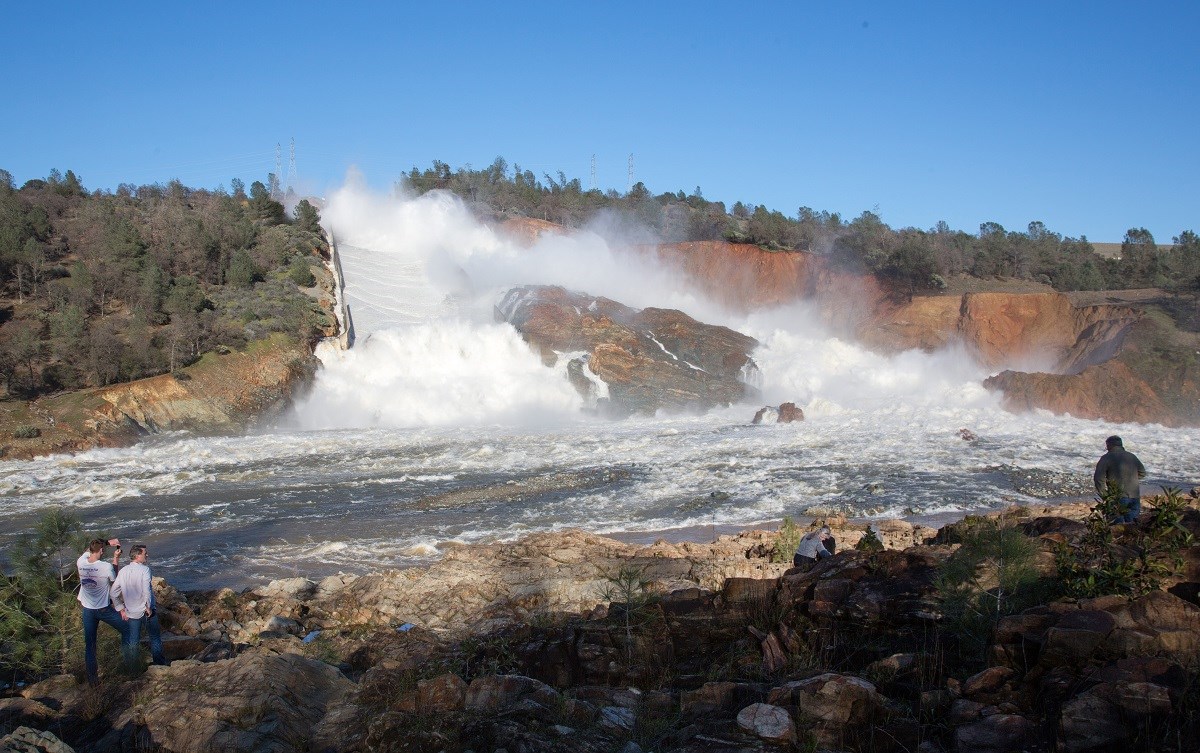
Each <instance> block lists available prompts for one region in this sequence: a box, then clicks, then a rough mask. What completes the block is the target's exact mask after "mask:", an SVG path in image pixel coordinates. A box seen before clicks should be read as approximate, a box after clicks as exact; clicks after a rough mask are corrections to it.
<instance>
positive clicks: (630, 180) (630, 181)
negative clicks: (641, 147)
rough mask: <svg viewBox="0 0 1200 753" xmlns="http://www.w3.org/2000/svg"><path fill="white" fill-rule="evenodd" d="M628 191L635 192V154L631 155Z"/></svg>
mask: <svg viewBox="0 0 1200 753" xmlns="http://www.w3.org/2000/svg"><path fill="white" fill-rule="evenodd" d="M627 193H633V155H632V154H630V155H629V188H628V190H627Z"/></svg>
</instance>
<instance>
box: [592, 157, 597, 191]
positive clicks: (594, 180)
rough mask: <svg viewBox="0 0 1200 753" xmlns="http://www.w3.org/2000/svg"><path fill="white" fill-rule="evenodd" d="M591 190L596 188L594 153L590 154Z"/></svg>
mask: <svg viewBox="0 0 1200 753" xmlns="http://www.w3.org/2000/svg"><path fill="white" fill-rule="evenodd" d="M592 190H593V191H595V190H596V155H594V154H593V155H592Z"/></svg>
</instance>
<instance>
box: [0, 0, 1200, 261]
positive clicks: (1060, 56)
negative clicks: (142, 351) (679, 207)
mask: <svg viewBox="0 0 1200 753" xmlns="http://www.w3.org/2000/svg"><path fill="white" fill-rule="evenodd" d="M905 6H908V7H905ZM4 15H5V22H4V26H5V31H6V33H5V34H4V35H3V36H4V43H5V46H6V48H7V49H6V52H7V54H6V56H5V57H6V60H5V63H4V71H5V75H4V81H5V83H4V87H3V89H4V94H3V96H2V97H0V102H2V104H0V145H2V146H0V168H4V169H7V170H8V171H10V172H11V173H12V174H13V176H14V177H15V178H16V180H17V182H18V184H20V183H22V182H24V181H25V180H28V179H29V178H33V177H44V176H45V175H46V174H47V173H48V172H49V170H50V169H51V168H55V167H57V168H59V169H61V170H63V171H65V170H66V169H68V168H70V169H73V170H75V172H76V173H77V174H78V175H79V176H80V177H81V178H82V180H83V182H84V185H85V186H86V187H88V188H115V187H116V185H117V184H119V183H122V182H131V183H137V184H141V183H152V182H165V181H167V180H170V179H172V178H178V179H180V180H182V181H183V182H184V183H185V184H188V185H193V186H205V187H215V186H217V185H220V184H224V185H226V186H228V185H229V181H230V179H231V178H233V177H235V176H236V177H241V178H242V179H243V180H245V181H246V182H247V184H249V183H250V182H251V181H252V180H256V179H261V180H265V176H266V174H267V173H268V172H270V171H272V170H274V165H275V144H276V143H280V144H282V145H283V151H284V155H283V159H284V172H285V174H286V172H287V161H288V155H287V150H288V142H289V139H291V138H293V137H294V138H295V141H296V152H297V168H298V171H299V174H300V177H301V179H302V181H303V182H304V184H305V185H306V187H308V188H310V189H311V190H315V191H317V192H318V193H320V192H323V191H324V190H327V189H328V188H330V187H332V186H334V185H336V184H338V183H340V181H341V179H342V177H343V175H344V174H345V171H346V169H347V168H348V167H349V166H351V165H357V166H358V167H359V168H360V169H361V170H362V171H363V172H364V173H365V175H366V176H367V178H368V180H369V182H371V183H372V184H373V185H377V186H380V187H385V186H388V185H390V183H391V181H392V180H394V179H395V178H396V177H397V175H398V174H399V173H400V172H401V171H406V170H407V169H409V168H411V167H412V166H413V165H417V166H420V167H426V166H428V165H429V164H430V162H431V161H432V160H434V159H440V160H443V161H445V162H448V163H450V165H451V166H454V167H458V166H460V165H464V164H470V165H472V166H475V167H481V166H484V165H487V164H490V163H491V161H492V160H493V159H494V158H495V157H496V156H498V155H500V156H503V157H504V158H505V159H507V160H508V162H509V163H510V165H511V164H512V163H518V164H520V165H521V166H522V167H524V168H528V169H531V170H533V171H534V172H535V173H536V174H538V175H539V176H540V175H541V174H542V173H543V172H549V173H551V174H556V173H557V171H559V170H562V171H563V172H565V173H566V174H567V175H568V176H571V177H578V178H580V179H581V180H582V181H583V183H584V185H585V186H587V185H589V183H590V161H591V157H592V155H593V154H595V156H596V170H597V182H598V184H599V185H600V187H601V188H616V189H618V190H620V191H624V190H625V189H626V182H627V176H626V172H627V160H628V157H629V155H630V154H631V153H632V154H633V155H634V169H635V174H636V179H637V180H641V181H643V182H645V183H646V185H647V186H648V187H649V188H650V189H651V190H653V191H656V192H661V191H666V190H672V191H674V190H678V189H683V190H685V191H687V192H689V193H690V192H691V191H692V189H693V188H695V187H696V186H697V185H698V186H700V187H701V188H702V189H703V192H704V195H705V196H706V197H708V198H710V199H720V200H723V201H725V202H726V203H727V204H729V205H732V203H733V202H734V201H737V200H741V201H744V202H747V203H754V204H764V205H766V206H768V207H770V208H772V209H779V210H781V211H783V212H784V213H785V214H788V215H794V214H795V213H796V210H797V208H798V207H800V206H810V207H813V208H815V209H818V210H822V209H825V210H829V211H835V212H840V213H842V215H843V216H844V217H847V218H851V217H854V216H856V215H858V214H859V213H861V212H862V211H863V210H875V211H878V212H879V214H880V215H881V216H882V217H883V219H884V221H885V222H887V223H888V224H889V225H892V226H893V227H903V226H915V227H922V228H928V227H931V226H933V225H934V224H935V223H936V222H937V221H938V220H946V221H947V222H949V223H950V225H951V226H952V227H954V228H961V229H965V230H969V231H972V232H974V231H976V230H977V229H978V226H979V223H981V222H984V221H988V220H992V221H996V222H999V223H1001V224H1002V225H1004V226H1005V227H1006V228H1008V229H1010V230H1020V229H1024V228H1025V226H1026V224H1027V223H1028V222H1029V221H1030V220H1041V221H1043V222H1045V223H1046V225H1047V226H1048V227H1049V228H1050V229H1052V230H1055V231H1058V232H1061V233H1063V234H1066V235H1073V236H1078V235H1081V234H1083V235H1087V236H1088V238H1089V239H1091V240H1093V241H1098V242H1102V241H1119V240H1120V239H1121V237H1122V235H1123V234H1124V232H1125V230H1126V229H1127V228H1129V227H1133V226H1144V227H1146V228H1148V229H1149V230H1150V231H1151V232H1152V233H1154V236H1155V238H1156V239H1157V240H1158V241H1159V242H1160V243H1168V242H1170V239H1171V236H1173V235H1178V234H1179V232H1180V231H1181V230H1184V229H1195V230H1200V147H1198V145H1197V134H1198V132H1200V117H1198V115H1200V97H1198V95H1200V52H1198V50H1200V48H1198V47H1197V44H1196V34H1197V30H1198V29H1200V3H1198V2H1195V1H1194V0H1190V1H1188V2H1170V3H1164V2H1152V1H1151V2H1147V3H1144V4H1143V3H1139V4H1134V3H1129V2H1044V1H1042V2H1005V3H973V2H919V3H916V2H914V3H897V2H840V1H839V2H835V1H834V0H829V1H828V2H823V3H803V2H792V3H778V4H762V3H721V4H707V3H700V2H688V3H670V2H645V1H643V2H638V3H623V2H608V3H588V4H584V3H572V2H561V0H560V1H559V2H552V3H505V4H499V3H420V4H410V3H403V2H386V3H377V4H371V3H357V4H343V3H331V2H324V3H308V2H294V3H288V4H272V3H266V2H254V3H226V2H220V3H218V2H214V3H187V4H183V3H163V2H154V3H145V4H137V3H125V2H119V3H79V4H75V3H44V4H36V7H35V4H34V3H29V2H20V3H12V4H9V5H8V6H6V7H5V13H4Z"/></svg>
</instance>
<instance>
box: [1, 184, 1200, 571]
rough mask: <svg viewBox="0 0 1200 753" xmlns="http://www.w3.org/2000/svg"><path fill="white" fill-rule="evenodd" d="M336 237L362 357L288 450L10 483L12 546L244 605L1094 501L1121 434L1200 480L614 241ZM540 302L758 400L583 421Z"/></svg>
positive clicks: (265, 442)
mask: <svg viewBox="0 0 1200 753" xmlns="http://www.w3.org/2000/svg"><path fill="white" fill-rule="evenodd" d="M325 220H326V221H327V222H329V223H331V224H332V225H333V229H334V231H335V233H336V234H337V235H338V237H339V239H341V252H342V257H343V264H344V268H345V274H346V283H347V287H346V294H347V301H348V303H349V305H350V307H351V310H352V312H353V317H354V321H355V324H356V327H357V335H358V342H357V344H356V345H355V347H354V348H353V349H352V350H350V351H346V352H342V351H338V350H336V349H334V348H332V347H328V346H326V347H323V348H322V350H321V353H320V355H321V356H322V358H323V360H324V362H325V366H324V368H323V369H322V371H321V372H320V374H319V375H318V379H317V382H316V384H315V385H314V388H313V390H312V392H311V394H309V395H308V396H307V397H306V398H305V399H304V400H302V401H300V402H299V404H298V405H297V406H296V409H295V411H294V413H293V415H291V416H290V417H289V419H288V420H287V421H286V422H285V425H283V426H281V427H279V428H277V429H275V430H273V431H270V432H265V433H261V434H255V435H252V436H245V437H233V438H218V439H196V438H189V437H184V436H163V437H156V438H154V439H152V440H151V441H148V442H146V443H144V444H142V445H140V446H138V447H133V448H129V449H123V450H98V451H93V452H89V453H84V454H81V455H78V456H75V457H53V458H45V459H40V460H35V461H29V462H7V463H3V464H0V495H2V499H3V503H2V504H0V519H2V520H3V526H0V531H2V532H0V547H3V548H4V549H7V548H8V547H9V545H11V543H12V542H13V541H14V540H15V538H16V537H17V536H19V535H21V534H22V533H24V532H28V531H29V530H30V529H31V528H32V526H33V525H34V523H35V522H36V520H37V517H38V516H39V515H40V514H41V513H42V512H43V511H44V510H46V509H47V508H49V507H51V506H53V505H68V506H70V507H71V508H73V509H74V510H75V512H76V513H77V514H79V515H80V517H82V518H83V519H84V521H85V523H86V526H87V527H88V528H89V529H103V530H106V531H109V532H112V533H115V534H119V535H121V536H122V538H123V539H125V540H127V541H133V540H136V541H144V542H146V543H148V544H149V546H150V549H151V558H152V561H153V563H154V564H155V566H156V573H157V574H161V575H164V576H166V577H168V578H169V580H171V582H172V583H174V584H176V585H177V586H180V587H184V588H206V587H216V586H224V585H230V586H235V587H236V586H242V585H249V584H253V583H258V582H262V581H264V580H267V579H270V578H275V577H283V576H290V575H296V574H303V575H306V576H309V577H313V576H320V575H322V574H327V573H331V572H337V571H348V572H349V571H353V572H363V571H367V570H371V569H376V568H379V567H384V566H402V565H410V564H420V563H426V562H429V561H431V560H432V559H434V558H436V557H437V556H438V555H439V553H440V551H442V550H443V549H444V548H445V547H447V546H453V545H455V543H456V542H459V543H471V542H480V541H493V540H497V539H503V538H511V537H515V536H519V535H521V534H524V533H528V532H532V531H540V530H556V529H562V528H569V527H581V528H584V529H587V530H591V531H595V532H601V533H614V534H623V535H627V536H631V537H634V538H653V537H654V536H657V535H667V536H669V537H676V538H686V537H691V538H708V537H711V536H712V535H713V534H714V533H719V532H721V531H724V530H728V529H729V528H731V527H737V526H746V525H752V524H756V523H768V522H772V521H777V520H778V519H780V518H781V517H783V516H785V515H791V516H803V515H806V514H820V513H822V512H826V511H831V510H832V511H840V512H844V513H846V514H849V515H851V516H857V517H880V516H883V517H892V516H903V517H909V518H922V517H930V516H938V515H941V514H947V513H955V512H960V511H964V510H970V509H976V508H984V507H994V506H998V505H1003V504H1008V503H1011V502H1021V501H1032V500H1036V499H1061V498H1068V497H1078V496H1084V495H1087V494H1089V486H1090V470H1091V466H1092V464H1093V463H1094V462H1095V460H1096V458H1097V457H1098V456H1099V455H1100V454H1101V452H1102V451H1103V440H1104V437H1105V436H1107V435H1109V434H1112V433H1121V434H1122V435H1123V436H1124V437H1125V442H1126V446H1127V447H1129V449H1131V450H1132V451H1134V452H1135V453H1137V454H1138V455H1139V456H1140V457H1141V458H1142V460H1143V461H1144V462H1145V463H1146V465H1147V467H1148V468H1149V471H1150V479H1149V482H1150V483H1151V484H1159V485H1163V484H1165V485H1177V486H1190V485H1193V484H1195V483H1196V482H1197V480H1198V478H1197V477H1198V476H1200V441H1198V440H1200V432H1198V431H1197V430H1183V431H1180V430H1165V429H1163V428H1162V427H1156V426H1135V425H1124V426H1118V425H1110V424H1105V423H1101V422H1094V421H1082V420H1077V419H1072V418H1069V417H1057V416H1051V415H1049V414H1045V413H1033V414H1027V415H1021V416H1018V415H1012V414H1009V413H1006V412H1004V411H1002V410H1001V409H1000V408H999V405H998V402H997V400H996V397H995V396H994V395H992V394H990V393H988V392H986V391H985V390H983V388H982V387H981V386H980V382H981V381H982V379H983V378H984V377H986V376H987V374H986V373H985V372H983V371H982V370H980V369H979V368H978V367H976V366H974V365H972V364H971V363H970V361H969V360H968V359H967V358H965V357H964V356H963V355H962V354H961V353H956V352H953V351H945V352H941V353H935V354H923V353H917V352H910V353H905V354H902V355H900V356H896V357H893V358H885V357H882V356H878V355H875V354H872V353H870V352H868V351H866V350H863V349H861V348H859V347H857V346H855V345H854V344H852V343H849V342H845V341H841V340H838V339H836V338H834V337H830V336H827V335H824V334H822V333H821V332H820V331H819V330H818V328H817V327H816V325H815V324H814V321H815V320H814V318H813V317H811V316H809V315H807V313H806V312H805V310H804V309H803V308H800V307H797V308H794V309H791V310H784V311H773V312H764V313H760V314H757V315H755V316H752V317H750V318H748V319H746V318H739V317H736V316H733V315H731V314H728V313H726V312H723V311H721V310H719V309H718V308H716V307H715V306H713V305H711V304H708V303H706V302H705V301H703V300H702V299H699V298H697V297H695V295H694V294H692V293H689V292H688V291H687V290H686V289H684V288H682V287H680V286H679V285H678V281H676V280H673V279H671V276H670V275H669V274H667V273H666V272H663V271H661V270H656V269H653V268H648V267H642V266H639V265H641V264H643V263H642V262H637V261H633V260H627V259H621V258H620V256H619V254H617V253H616V252H614V251H612V250H611V249H610V246H609V244H608V243H607V242H605V241H604V240H603V239H602V238H601V236H600V235H599V234H587V233H585V234H583V235H582V236H580V237H577V238H574V239H564V238H548V239H545V240H543V241H542V242H540V243H539V244H537V245H536V246H535V247H534V248H532V249H524V248H519V247H517V246H515V245H513V244H511V243H509V242H507V241H505V240H504V239H502V238H500V237H498V236H496V235H495V234H494V233H493V232H492V231H490V230H488V229H487V228H484V227H482V226H479V225H477V224H476V223H475V222H473V221H472V220H471V219H470V217H469V215H468V213H467V212H466V210H465V209H464V208H463V207H462V206H461V205H460V204H459V203H458V202H457V201H456V200H454V199H453V198H452V197H448V196H442V195H427V196H425V197H422V198H420V199H416V200H395V199H381V198H377V197H372V196H370V195H368V194H367V193H366V192H364V191H362V190H360V189H357V188H354V187H353V186H351V187H348V188H346V189H343V190H342V191H341V192H339V193H338V194H337V195H335V196H334V197H332V198H331V201H330V203H329V205H328V206H327V208H326V210H325ZM547 282H554V283H559V284H563V285H566V286H567V287H570V288H573V289H577V290H584V291H587V292H589V293H593V294H597V295H606V296H608V297H610V298H614V299H616V300H619V301H622V302H624V303H628V304H631V305H636V306H645V305H650V304H652V303H653V304H656V305H664V306H673V307H678V308H683V309H684V310H686V311H688V313H691V314H693V315H695V316H697V318H700V319H702V320H705V321H710V322H715V323H722V324H726V325H728V326H734V327H736V328H738V329H740V330H741V331H743V332H746V333H747V334H751V335H753V336H755V337H757V338H758V339H759V340H760V341H761V342H762V343H763V345H762V347H761V348H759V350H758V351H757V352H756V353H755V359H756V360H757V362H758V364H759V366H760V368H761V373H762V380H763V381H762V384H761V385H760V386H761V389H762V393H763V400H762V401H761V403H755V404H748V405H740V406H733V407H731V408H729V409H725V410H721V411H716V412H713V413H709V414H707V415H704V416H658V417H645V418H635V419H631V420H626V421H620V422H612V421H606V420H602V419H597V418H593V417H591V416H590V414H588V412H587V410H586V409H587V405H586V404H585V403H584V401H583V400H582V399H581V398H580V397H579V396H578V395H577V394H576V393H575V391H574V390H573V389H572V388H571V387H570V386H569V385H568V384H567V381H566V379H565V378H564V375H563V370H562V368H561V367H546V366H543V365H542V363H541V361H540V359H539V358H538V357H536V356H535V355H534V354H533V353H532V352H531V351H530V350H529V348H528V347H527V346H525V344H524V343H523V342H522V341H521V338H520V337H519V336H518V335H517V334H516V332H514V331H513V330H512V328H511V327H509V326H508V325H507V324H499V323H496V322H494V320H493V317H492V306H493V305H494V304H495V302H496V300H497V298H498V296H499V295H500V294H501V293H502V292H503V291H504V290H505V289H507V287H508V286H511V285H513V284H518V283H547ZM784 400H794V401H796V402H798V403H799V404H800V405H801V406H802V407H803V408H804V411H805V413H806V415H807V417H808V418H807V420H806V421H805V422H803V423H800V424H790V425H763V426H752V425H750V424H749V419H750V417H751V416H752V415H753V414H754V411H755V409H756V408H758V407H759V405H760V404H767V403H770V404H778V403H779V402H781V401H784ZM962 428H966V429H969V430H970V431H971V432H973V433H974V434H975V435H977V437H978V439H976V440H974V441H965V440H963V439H962V438H961V437H960V436H959V430H960V429H962Z"/></svg>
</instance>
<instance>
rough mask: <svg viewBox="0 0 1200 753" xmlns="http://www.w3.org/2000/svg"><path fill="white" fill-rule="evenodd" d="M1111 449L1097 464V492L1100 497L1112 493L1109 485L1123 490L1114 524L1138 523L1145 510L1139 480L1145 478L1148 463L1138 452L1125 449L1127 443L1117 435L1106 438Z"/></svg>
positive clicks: (1102, 497)
mask: <svg viewBox="0 0 1200 753" xmlns="http://www.w3.org/2000/svg"><path fill="white" fill-rule="evenodd" d="M1104 447H1105V449H1107V450H1108V452H1106V453H1104V455H1102V456H1101V457H1100V460H1099V462H1097V463H1096V473H1095V476H1094V477H1093V480H1094V481H1095V483H1096V494H1098V495H1099V496H1100V498H1101V499H1104V497H1105V496H1106V495H1107V494H1109V489H1110V488H1116V489H1118V490H1120V493H1121V497H1120V502H1119V504H1120V508H1119V509H1120V511H1121V512H1119V513H1118V515H1117V517H1116V518H1114V519H1113V520H1112V521H1110V522H1112V523H1136V522H1137V519H1138V515H1140V514H1141V513H1142V492H1141V485H1140V484H1139V483H1138V482H1139V479H1143V478H1145V477H1146V466H1144V465H1142V461H1140V460H1138V457H1137V455H1134V454H1133V453H1132V452H1126V451H1125V444H1124V443H1123V442H1122V441H1121V438H1120V437H1118V436H1111V437H1109V438H1108V439H1106V440H1104Z"/></svg>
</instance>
